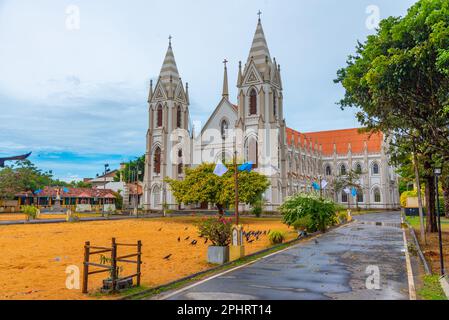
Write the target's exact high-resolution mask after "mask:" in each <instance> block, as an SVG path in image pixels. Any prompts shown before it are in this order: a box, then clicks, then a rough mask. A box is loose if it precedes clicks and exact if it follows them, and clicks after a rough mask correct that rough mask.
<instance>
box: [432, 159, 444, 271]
mask: <svg viewBox="0 0 449 320" xmlns="http://www.w3.org/2000/svg"><path fill="white" fill-rule="evenodd" d="M441 172H442V169H441V167H436V168H435V170H434V174H435V189H436V190H435V193H436V197H437V217H438V242H439V246H440V264H441V275H442V276H444V275H445V272H444V260H443V240H442V236H441V217H440V197H439V194H438V177H439V176H441Z"/></svg>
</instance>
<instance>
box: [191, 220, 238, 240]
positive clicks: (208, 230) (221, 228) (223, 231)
mask: <svg viewBox="0 0 449 320" xmlns="http://www.w3.org/2000/svg"><path fill="white" fill-rule="evenodd" d="M231 228H232V219H226V218H223V217H218V218H208V219H204V220H203V221H201V222H200V223H199V224H198V231H199V235H200V236H201V237H205V238H207V239H209V240H210V241H211V242H212V245H213V246H219V247H226V246H228V245H229V243H230V242H231Z"/></svg>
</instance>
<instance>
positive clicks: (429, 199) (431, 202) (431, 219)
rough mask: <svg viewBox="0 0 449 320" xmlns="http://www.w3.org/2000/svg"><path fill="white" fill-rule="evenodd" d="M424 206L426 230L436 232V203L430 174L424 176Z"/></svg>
mask: <svg viewBox="0 0 449 320" xmlns="http://www.w3.org/2000/svg"><path fill="white" fill-rule="evenodd" d="M425 180H426V188H425V193H426V208H427V217H426V225H427V232H431V233H433V232H438V226H437V218H436V214H435V213H436V211H435V210H436V204H435V180H434V177H432V176H426V177H425Z"/></svg>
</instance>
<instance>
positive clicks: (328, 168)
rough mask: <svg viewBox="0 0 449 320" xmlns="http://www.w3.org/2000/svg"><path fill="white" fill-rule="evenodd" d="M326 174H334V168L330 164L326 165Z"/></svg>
mask: <svg viewBox="0 0 449 320" xmlns="http://www.w3.org/2000/svg"><path fill="white" fill-rule="evenodd" d="M325 171H326V176H331V175H332V168H331V166H330V165H327V166H326V170H325Z"/></svg>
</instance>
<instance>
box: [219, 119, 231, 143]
mask: <svg viewBox="0 0 449 320" xmlns="http://www.w3.org/2000/svg"><path fill="white" fill-rule="evenodd" d="M228 128H229V125H228V122H227V121H226V120H222V121H221V124H220V132H221V138H222V139H223V140H224V139H225V138H226V135H227V130H228Z"/></svg>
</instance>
